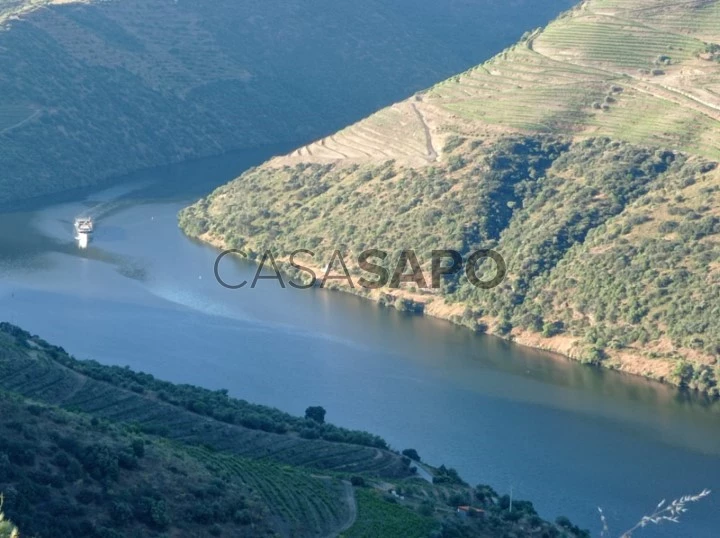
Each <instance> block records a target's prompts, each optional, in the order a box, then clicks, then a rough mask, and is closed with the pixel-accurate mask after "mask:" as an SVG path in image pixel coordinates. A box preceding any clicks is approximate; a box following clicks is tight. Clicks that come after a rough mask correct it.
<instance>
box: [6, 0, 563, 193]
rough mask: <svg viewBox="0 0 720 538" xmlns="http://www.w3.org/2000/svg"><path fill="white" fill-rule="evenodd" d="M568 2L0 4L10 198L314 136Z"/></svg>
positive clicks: (120, 0) (482, 52)
mask: <svg viewBox="0 0 720 538" xmlns="http://www.w3.org/2000/svg"><path fill="white" fill-rule="evenodd" d="M568 4H569V0H552V1H549V2H543V4H542V5H541V6H539V5H536V3H535V2H530V1H528V0H517V1H516V2H512V3H501V2H488V3H485V2H470V3H468V2H456V3H453V4H452V8H451V9H448V8H446V7H441V6H440V5H438V4H437V3H435V2H414V1H413V2H411V1H410V0H395V1H394V2H391V3H387V2H382V1H380V0H369V1H366V2H363V3H362V4H357V3H352V2H344V3H341V4H340V3H337V2H326V1H324V0H313V1H311V2H305V1H303V2H300V1H297V0H294V1H289V2H288V1H282V2H281V1H277V0H272V1H270V2H251V1H247V0H242V1H230V0H219V1H216V2H212V3H209V4H208V3H203V2H201V3H198V2H190V1H187V0H151V1H138V0H111V1H68V0H54V1H52V0H32V1H24V0H0V170H2V176H0V202H7V201H9V200H12V199H18V198H26V197H31V196H34V195H38V194H48V193H54V192H60V191H63V190H66V189H68V188H73V187H79V186H85V185H94V184H98V183H100V182H102V181H104V180H106V179H108V178H111V177H113V176H117V175H118V174H122V173H124V172H127V171H129V170H136V169H139V168H143V167H151V166H156V165H161V164H166V163H169V162H178V161H181V160H184V159H188V158H193V157H199V156H204V155H210V154H220V153H223V152H225V151H228V150H230V149H236V148H251V147H258V146H261V145H266V144H278V143H300V142H302V141H306V140H312V139H313V138H317V137H319V136H322V135H325V134H327V133H329V132H332V131H333V130H335V129H337V128H340V127H342V126H343V125H345V124H347V123H349V122H352V121H355V120H357V119H360V118H362V117H363V116H365V115H367V114H369V113H371V112H373V111H374V110H377V109H378V108H381V107H382V106H385V105H387V104H388V103H391V102H393V101H395V100H398V99H401V98H403V97H404V96H405V95H407V94H408V93H412V92H413V91H415V90H417V89H419V88H422V87H423V86H426V85H428V84H431V83H433V82H435V81H437V80H440V79H442V78H444V77H446V76H448V75H450V74H451V73H453V72H455V71H458V70H462V69H464V68H466V67H468V66H470V65H472V64H473V63H475V62H477V61H479V60H480V59H482V58H483V57H487V56H488V55H490V54H492V53H494V52H497V51H498V50H500V49H502V48H503V47H504V46H506V45H507V44H508V43H511V42H512V41H514V40H515V39H516V38H517V36H518V35H519V34H520V33H521V32H522V28H523V27H524V26H526V25H527V24H539V23H542V22H545V21H546V20H548V19H550V18H551V17H552V16H554V15H555V14H556V13H557V12H558V11H559V10H561V9H563V8H565V7H567V5H568ZM530 6H532V9H529V7H530ZM518 13H521V15H520V16H518Z"/></svg>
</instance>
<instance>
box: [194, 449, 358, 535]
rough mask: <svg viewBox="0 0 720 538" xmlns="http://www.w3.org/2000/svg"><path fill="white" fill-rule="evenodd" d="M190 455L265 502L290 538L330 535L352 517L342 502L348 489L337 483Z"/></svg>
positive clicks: (206, 454) (203, 452) (220, 456)
mask: <svg viewBox="0 0 720 538" xmlns="http://www.w3.org/2000/svg"><path fill="white" fill-rule="evenodd" d="M189 452H190V453H191V454H192V455H193V456H194V457H195V458H197V459H198V460H200V461H203V462H205V464H206V465H207V466H208V468H210V469H211V470H212V471H213V472H216V473H220V474H221V475H223V476H228V477H232V478H233V479H237V480H240V482H241V483H242V484H244V485H245V486H246V487H247V488H248V489H249V490H250V491H251V492H253V493H254V494H255V495H257V496H259V497H260V498H261V499H263V500H265V501H266V503H267V504H268V505H269V506H272V507H273V511H274V513H275V514H276V515H277V516H278V517H279V518H281V520H282V525H283V530H284V531H285V532H286V534H287V535H289V536H308V535H313V533H315V534H316V535H317V534H319V535H323V536H324V535H329V534H332V532H333V531H334V530H336V529H338V528H339V527H341V526H342V525H343V523H344V522H345V521H347V520H348V518H349V516H350V507H349V506H348V505H347V504H346V503H345V502H343V497H344V492H345V485H344V484H343V483H342V482H341V481H340V480H338V479H334V478H329V477H325V478H323V477H317V476H313V475H310V474H308V473H305V472H301V471H298V470H297V469H295V468H293V467H289V466H280V465H276V464H272V463H269V462H264V461H257V460H249V459H244V458H238V457H235V456H231V455H228V454H224V453H218V452H214V451H209V450H207V449H204V448H199V447H198V448H195V447H193V448H191V449H189Z"/></svg>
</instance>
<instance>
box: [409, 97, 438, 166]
mask: <svg viewBox="0 0 720 538" xmlns="http://www.w3.org/2000/svg"><path fill="white" fill-rule="evenodd" d="M410 106H411V107H412V109H413V110H414V111H415V114H416V115H417V117H418V119H419V120H420V123H422V126H423V130H424V131H425V143H426V144H427V158H428V160H430V161H436V160H437V158H438V154H437V151H435V147H434V146H433V142H432V133H431V132H430V127H428V124H427V122H426V121H425V117H424V116H423V115H422V112H420V110H419V109H418V107H417V106H415V103H410Z"/></svg>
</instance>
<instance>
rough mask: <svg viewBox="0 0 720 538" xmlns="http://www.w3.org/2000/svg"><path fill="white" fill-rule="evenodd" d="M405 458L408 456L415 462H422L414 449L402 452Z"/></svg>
mask: <svg viewBox="0 0 720 538" xmlns="http://www.w3.org/2000/svg"><path fill="white" fill-rule="evenodd" d="M402 454H403V456H407V457H408V458H410V459H411V460H414V461H420V455H419V454H418V453H417V450H415V449H414V448H406V449H405V450H403V451H402Z"/></svg>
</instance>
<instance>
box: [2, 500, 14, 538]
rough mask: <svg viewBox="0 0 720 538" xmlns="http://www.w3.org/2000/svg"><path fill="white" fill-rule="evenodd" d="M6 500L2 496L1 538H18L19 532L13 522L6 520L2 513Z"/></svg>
mask: <svg viewBox="0 0 720 538" xmlns="http://www.w3.org/2000/svg"><path fill="white" fill-rule="evenodd" d="M3 502H4V498H3V496H2V495H0V538H18V530H17V527H15V525H13V523H12V521H8V520H7V519H5V514H3V513H2V505H3Z"/></svg>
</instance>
